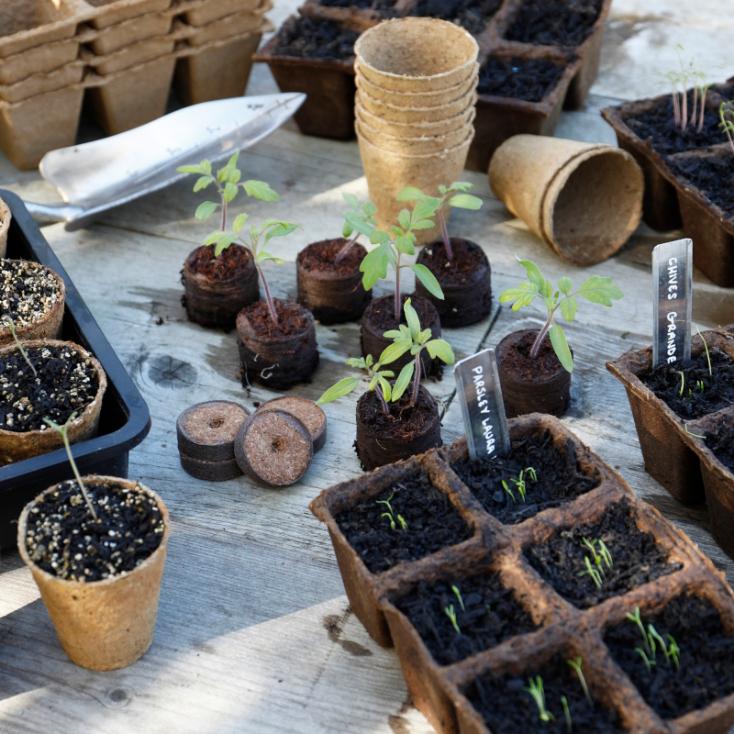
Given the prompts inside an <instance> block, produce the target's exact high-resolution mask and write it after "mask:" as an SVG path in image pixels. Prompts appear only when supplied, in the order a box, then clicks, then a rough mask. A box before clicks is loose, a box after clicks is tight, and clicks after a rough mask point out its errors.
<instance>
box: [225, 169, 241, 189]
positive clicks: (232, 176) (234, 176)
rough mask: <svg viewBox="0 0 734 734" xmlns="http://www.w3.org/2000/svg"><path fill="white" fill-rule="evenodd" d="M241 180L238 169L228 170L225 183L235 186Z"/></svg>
mask: <svg viewBox="0 0 734 734" xmlns="http://www.w3.org/2000/svg"><path fill="white" fill-rule="evenodd" d="M241 178H242V171H240V169H239V168H233V169H232V170H230V172H229V175H228V176H227V183H231V184H234V185H235V186H236V185H237V184H238V183H239V182H240V179H241Z"/></svg>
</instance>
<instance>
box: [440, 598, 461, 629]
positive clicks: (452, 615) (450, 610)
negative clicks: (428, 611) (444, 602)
mask: <svg viewBox="0 0 734 734" xmlns="http://www.w3.org/2000/svg"><path fill="white" fill-rule="evenodd" d="M443 613H444V614H445V615H446V616H447V617H448V618H449V622H451V626H452V627H453V628H454V629H455V630H456V634H457V635H460V634H461V627H459V622H458V619H457V618H456V609H454V605H453V604H449V605H448V606H446V607H444V608H443Z"/></svg>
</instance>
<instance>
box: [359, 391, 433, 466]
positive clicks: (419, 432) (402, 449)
mask: <svg viewBox="0 0 734 734" xmlns="http://www.w3.org/2000/svg"><path fill="white" fill-rule="evenodd" d="M418 406H419V408H420V412H416V411H411V413H410V414H409V415H408V416H406V418H405V419H401V420H398V419H395V420H394V423H393V424H392V425H387V426H385V425H382V424H381V423H375V421H374V416H375V413H376V411H381V410H382V408H381V406H380V404H379V400H378V398H377V396H376V395H375V393H374V392H366V393H364V395H362V397H361V398H360V399H359V401H358V402H357V440H356V442H355V448H356V451H357V456H358V457H359V460H360V461H361V463H362V466H363V467H364V469H365V470H367V471H370V470H372V469H376V468H377V467H378V466H384V465H385V464H392V463H393V462H395V461H400V460H401V459H407V458H408V457H410V456H413V455H415V454H422V453H423V452H424V451H428V450H429V449H432V448H436V447H438V446H441V444H442V440H441V421H440V419H439V415H438V405H437V404H436V401H435V400H434V399H433V397H432V396H431V394H430V393H429V392H428V390H426V389H425V388H424V387H421V388H420V391H419V395H418ZM413 423H415V427H414V426H413Z"/></svg>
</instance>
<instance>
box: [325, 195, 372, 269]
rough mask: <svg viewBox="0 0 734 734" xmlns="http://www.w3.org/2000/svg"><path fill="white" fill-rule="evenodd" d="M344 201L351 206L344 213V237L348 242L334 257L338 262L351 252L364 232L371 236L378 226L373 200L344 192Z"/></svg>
mask: <svg viewBox="0 0 734 734" xmlns="http://www.w3.org/2000/svg"><path fill="white" fill-rule="evenodd" d="M344 201H345V202H346V203H347V206H348V207H349V208H348V209H347V212H346V213H345V214H344V227H343V228H342V237H344V239H345V240H347V242H346V243H345V245H344V247H342V248H341V250H339V252H338V253H337V255H336V258H334V260H335V262H337V263H339V262H341V261H342V260H343V259H344V258H345V257H346V256H347V255H348V254H349V251H350V250H351V249H352V247H353V246H354V244H355V243H356V242H357V240H358V239H359V237H360V235H362V234H364V235H366V236H367V237H368V238H369V237H371V236H372V232H374V230H375V227H376V225H375V212H376V211H377V207H376V206H375V205H374V204H373V203H372V202H371V201H360V200H359V199H358V198H357V197H356V196H355V195H354V194H344Z"/></svg>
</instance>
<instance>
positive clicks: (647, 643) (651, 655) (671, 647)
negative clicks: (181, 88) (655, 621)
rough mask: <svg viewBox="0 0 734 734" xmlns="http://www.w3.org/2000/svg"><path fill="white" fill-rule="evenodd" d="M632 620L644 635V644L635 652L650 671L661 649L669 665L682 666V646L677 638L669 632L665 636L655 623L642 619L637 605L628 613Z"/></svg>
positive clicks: (628, 617) (629, 618)
mask: <svg viewBox="0 0 734 734" xmlns="http://www.w3.org/2000/svg"><path fill="white" fill-rule="evenodd" d="M626 617H627V619H628V620H629V621H630V622H633V623H634V624H635V626H636V627H637V629H638V630H639V632H640V635H641V636H642V645H641V646H638V647H635V652H636V653H637V654H638V655H639V656H640V657H641V658H642V661H643V663H644V664H645V667H646V668H647V670H648V671H651V670H652V669H653V667H654V666H655V665H656V664H657V651H658V650H661V651H662V653H663V655H664V656H665V661H666V662H667V664H668V665H672V666H673V667H675V669H676V670H678V669H679V667H680V652H681V651H680V647H679V646H678V643H677V642H676V640H675V638H674V637H673V636H672V635H671V634H668V635H666V636H665V637H663V636H662V635H661V634H660V633H659V632H658V631H657V629H655V627H654V625H652V624H648V625H647V627H645V624H644V623H643V621H642V615H641V613H640V608H639V607H636V608H635V611H634V612H630V613H629V614H627V615H626Z"/></svg>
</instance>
